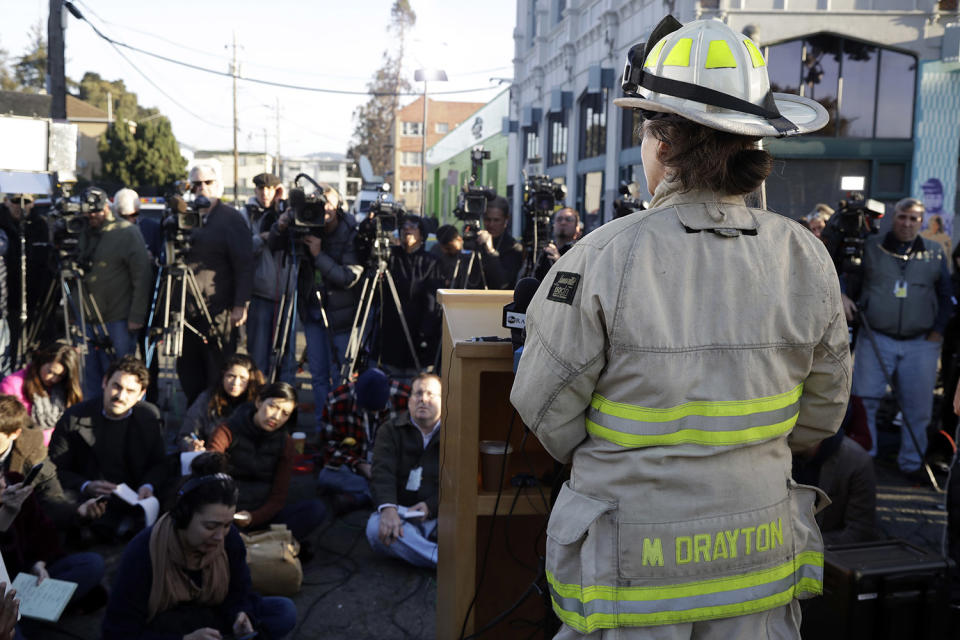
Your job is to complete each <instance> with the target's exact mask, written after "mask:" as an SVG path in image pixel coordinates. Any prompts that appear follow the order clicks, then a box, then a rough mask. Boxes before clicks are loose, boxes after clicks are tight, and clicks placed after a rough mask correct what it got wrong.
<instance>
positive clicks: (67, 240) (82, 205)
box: [47, 183, 107, 258]
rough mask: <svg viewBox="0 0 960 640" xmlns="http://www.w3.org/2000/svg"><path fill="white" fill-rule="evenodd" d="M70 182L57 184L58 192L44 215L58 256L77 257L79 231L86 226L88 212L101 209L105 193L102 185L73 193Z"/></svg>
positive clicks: (104, 203)
mask: <svg viewBox="0 0 960 640" xmlns="http://www.w3.org/2000/svg"><path fill="white" fill-rule="evenodd" d="M73 186H74V184H73V183H62V184H58V185H57V187H58V190H59V194H58V195H57V197H56V199H55V200H54V203H53V207H52V208H51V209H50V211H49V213H48V214H47V216H48V217H49V220H50V223H49V224H50V235H51V239H52V241H53V246H54V248H55V249H56V250H57V251H58V252H59V253H60V257H61V258H68V257H76V252H77V245H78V244H79V242H80V235H81V234H82V233H83V230H84V229H86V227H87V215H89V214H91V213H96V212H98V211H103V208H104V207H105V206H106V205H107V194H106V192H105V191H104V190H103V189H98V188H96V187H90V188H87V189H84V190H83V191H82V192H81V193H80V194H79V195H77V196H72V195H71V191H72V189H73Z"/></svg>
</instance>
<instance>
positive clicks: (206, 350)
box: [177, 162, 253, 405]
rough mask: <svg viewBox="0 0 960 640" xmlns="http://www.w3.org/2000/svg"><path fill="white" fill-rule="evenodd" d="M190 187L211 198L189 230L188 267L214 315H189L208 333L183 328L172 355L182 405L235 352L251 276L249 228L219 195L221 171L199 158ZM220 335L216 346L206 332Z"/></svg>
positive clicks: (251, 250) (221, 193) (210, 335)
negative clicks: (178, 351)
mask: <svg viewBox="0 0 960 640" xmlns="http://www.w3.org/2000/svg"><path fill="white" fill-rule="evenodd" d="M190 189H191V191H192V192H193V194H194V195H195V196H198V197H199V196H204V197H205V198H207V199H208V200H209V202H210V204H209V206H208V207H203V208H201V209H200V217H201V225H200V227H199V228H198V229H195V230H194V231H193V232H192V233H191V235H190V250H189V252H188V253H187V254H186V262H187V265H188V266H190V267H191V268H192V269H193V272H194V274H195V275H196V277H197V283H198V284H199V286H200V289H201V292H202V295H203V299H204V302H205V303H206V306H207V309H208V310H209V312H210V316H211V318H212V319H213V326H211V327H206V326H204V325H205V323H204V322H202V321H200V319H199V314H197V315H196V317H191V318H188V320H190V321H191V324H193V323H195V322H196V323H197V324H193V326H197V325H198V324H199V325H200V326H199V327H198V328H199V329H200V330H201V331H203V332H205V333H206V334H207V335H205V336H203V337H201V336H198V335H196V334H195V333H194V332H193V331H184V333H183V355H181V356H180V358H179V359H178V360H177V375H178V376H179V378H180V386H181V387H182V388H183V392H184V393H185V394H186V396H187V405H190V404H192V403H193V401H194V400H195V399H196V397H197V396H198V395H200V393H201V392H202V391H203V390H204V389H206V388H207V387H209V386H210V383H211V381H213V380H214V379H215V378H216V377H217V375H219V371H220V366H221V364H222V362H223V360H224V359H226V358H229V357H230V356H232V355H233V354H234V353H236V350H237V347H238V344H239V342H240V340H241V335H240V334H241V330H240V327H242V326H243V324H244V323H245V322H246V321H247V304H248V303H249V302H250V289H251V284H252V282H253V248H252V242H251V240H250V230H249V228H248V227H247V223H246V221H245V220H244V219H243V216H242V215H241V214H240V212H239V211H237V210H236V209H234V208H233V207H231V206H228V205H226V204H224V203H223V202H221V201H220V200H219V198H220V196H222V195H223V184H222V183H221V181H220V172H219V170H218V168H217V167H215V166H214V165H212V164H204V163H202V162H201V163H198V164H196V165H195V166H194V167H193V168H192V169H191V170H190ZM214 333H215V334H217V335H219V336H220V340H221V344H222V347H223V348H222V351H221V352H218V350H217V349H216V347H214V346H213V343H212V341H211V340H210V338H211V337H212V334H214Z"/></svg>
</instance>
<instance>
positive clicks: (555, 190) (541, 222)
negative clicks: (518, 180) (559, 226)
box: [523, 176, 567, 260]
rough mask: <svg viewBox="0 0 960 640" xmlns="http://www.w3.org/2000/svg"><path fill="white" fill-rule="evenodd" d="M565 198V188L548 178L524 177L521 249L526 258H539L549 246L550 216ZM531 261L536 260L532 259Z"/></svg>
mask: <svg viewBox="0 0 960 640" xmlns="http://www.w3.org/2000/svg"><path fill="white" fill-rule="evenodd" d="M566 197H567V188H566V187H565V186H564V185H562V184H560V183H558V182H554V181H553V179H552V178H551V177H550V176H526V178H525V180H524V183H523V212H524V214H525V215H526V221H525V224H524V225H523V247H524V249H525V251H526V253H527V255H528V256H531V257H533V256H539V255H540V252H541V251H543V249H544V247H546V246H547V245H548V244H550V216H552V215H553V212H554V210H555V209H556V208H557V205H558V204H561V205H562V204H563V201H564V199H565V198H566ZM533 260H536V258H535V257H533Z"/></svg>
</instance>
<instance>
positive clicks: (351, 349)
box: [340, 244, 420, 384]
mask: <svg viewBox="0 0 960 640" xmlns="http://www.w3.org/2000/svg"><path fill="white" fill-rule="evenodd" d="M384 246H385V244H384ZM380 248H382V247H380ZM380 248H376V249H375V251H376V250H378V249H380ZM367 271H368V273H367V275H365V276H364V278H363V286H362V287H361V289H360V304H359V305H357V312H356V314H355V315H354V317H353V325H352V326H351V328H350V339H349V341H348V342H347V349H346V352H345V353H344V354H343V364H342V365H341V367H340V383H341V384H344V383H346V382H349V381H350V380H351V378H353V374H354V372H355V371H356V370H357V357H358V356H359V354H360V352H361V350H362V347H363V345H364V343H365V342H366V341H368V340H369V335H368V334H367V322H368V321H369V319H370V314H371V312H372V311H373V303H374V299H375V298H379V304H378V305H377V308H378V313H379V314H380V328H381V331H382V329H383V283H384V281H386V283H387V286H388V287H389V289H390V295H391V296H392V297H393V303H394V305H396V308H397V315H398V316H399V317H400V326H401V328H403V337H404V339H405V340H406V343H407V348H408V349H409V350H410V355H411V356H413V363H414V366H415V367H416V368H417V370H418V371H419V370H420V359H419V358H418V357H417V350H416V348H414V346H413V338H412V337H411V336H410V328H409V327H408V326H407V320H406V317H405V316H404V315H403V305H402V304H401V303H400V295H399V294H398V293H397V285H396V283H395V282H394V280H393V275H392V274H391V273H390V271H389V270H388V269H387V261H386V259H385V258H384V256H383V255H378V256H377V264H376V267H371V268H368V270H367ZM380 340H381V341H382V340H383V335H382V333H381V334H380Z"/></svg>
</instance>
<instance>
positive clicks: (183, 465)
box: [180, 451, 206, 476]
mask: <svg viewBox="0 0 960 640" xmlns="http://www.w3.org/2000/svg"><path fill="white" fill-rule="evenodd" d="M201 453H206V452H205V451H184V452H182V453H181V454H180V475H182V476H188V475H190V464H191V463H193V459H194V458H196V457H197V456H198V455H200V454H201Z"/></svg>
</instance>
